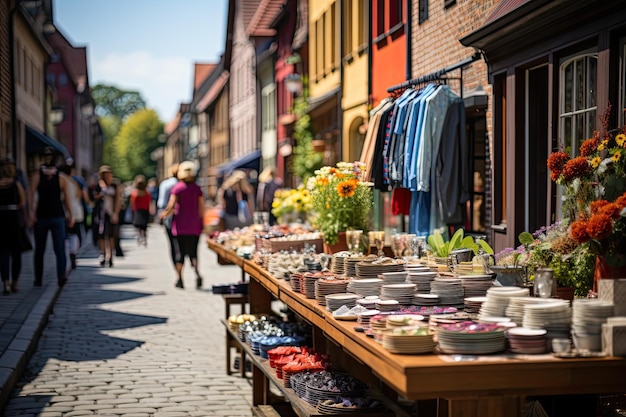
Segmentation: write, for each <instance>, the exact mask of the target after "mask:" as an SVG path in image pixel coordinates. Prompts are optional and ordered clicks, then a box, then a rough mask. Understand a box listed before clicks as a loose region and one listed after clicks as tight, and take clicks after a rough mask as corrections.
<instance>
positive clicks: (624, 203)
mask: <svg viewBox="0 0 626 417" xmlns="http://www.w3.org/2000/svg"><path fill="white" fill-rule="evenodd" d="M615 204H617V205H618V206H620V207H621V208H624V207H626V193H624V194H622V195H620V196H619V197H617V199H615Z"/></svg>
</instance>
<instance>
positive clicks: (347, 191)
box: [337, 180, 357, 198]
mask: <svg viewBox="0 0 626 417" xmlns="http://www.w3.org/2000/svg"><path fill="white" fill-rule="evenodd" d="M356 186H357V183H356V181H355V180H347V181H341V182H340V183H339V184H337V193H338V194H339V196H340V197H343V198H346V197H352V196H353V195H354V193H355V191H356Z"/></svg>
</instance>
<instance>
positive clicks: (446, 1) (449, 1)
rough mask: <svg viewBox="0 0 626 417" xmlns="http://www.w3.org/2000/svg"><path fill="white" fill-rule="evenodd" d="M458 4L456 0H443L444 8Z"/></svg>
mask: <svg viewBox="0 0 626 417" xmlns="http://www.w3.org/2000/svg"><path fill="white" fill-rule="evenodd" d="M455 4H456V0H443V8H444V9H447V8H449V7H452V6H454V5H455Z"/></svg>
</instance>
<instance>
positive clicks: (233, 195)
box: [217, 171, 254, 230]
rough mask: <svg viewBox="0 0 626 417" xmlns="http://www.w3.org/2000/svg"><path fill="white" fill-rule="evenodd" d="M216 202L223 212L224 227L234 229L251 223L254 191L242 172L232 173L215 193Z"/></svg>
mask: <svg viewBox="0 0 626 417" xmlns="http://www.w3.org/2000/svg"><path fill="white" fill-rule="evenodd" d="M217 202H218V204H220V205H221V206H222V208H223V210H224V227H225V228H226V229H230V230H232V229H235V228H237V227H244V226H249V225H250V224H251V223H252V218H251V217H252V216H250V213H252V212H253V208H252V202H254V189H253V188H252V186H251V185H250V183H249V182H248V181H247V180H246V174H245V173H244V172H243V171H234V172H233V173H232V174H231V175H230V176H229V177H228V178H226V179H225V180H224V183H223V184H222V186H221V187H220V189H219V190H218V192H217ZM246 211H247V216H246Z"/></svg>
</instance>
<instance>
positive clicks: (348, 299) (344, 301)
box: [326, 293, 361, 311]
mask: <svg viewBox="0 0 626 417" xmlns="http://www.w3.org/2000/svg"><path fill="white" fill-rule="evenodd" d="M359 298H361V297H360V296H359V295H358V294H350V293H339V294H328V295H327V296H326V309H327V310H329V311H335V310H337V309H338V308H339V307H341V306H346V307H347V308H352V307H354V306H355V305H356V300H358V299H359Z"/></svg>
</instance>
